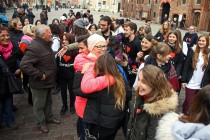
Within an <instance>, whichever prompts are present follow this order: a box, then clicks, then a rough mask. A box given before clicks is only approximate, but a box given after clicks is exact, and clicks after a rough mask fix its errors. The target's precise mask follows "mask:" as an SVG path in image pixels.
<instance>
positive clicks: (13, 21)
mask: <svg viewBox="0 0 210 140" xmlns="http://www.w3.org/2000/svg"><path fill="white" fill-rule="evenodd" d="M18 22H20V18H13V19H11V20H10V21H9V28H10V29H16V27H17V24H18Z"/></svg>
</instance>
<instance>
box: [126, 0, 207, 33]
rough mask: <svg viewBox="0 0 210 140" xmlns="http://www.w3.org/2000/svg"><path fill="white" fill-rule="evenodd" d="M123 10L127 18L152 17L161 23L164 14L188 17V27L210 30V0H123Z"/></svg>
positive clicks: (154, 20)
mask: <svg viewBox="0 0 210 140" xmlns="http://www.w3.org/2000/svg"><path fill="white" fill-rule="evenodd" d="M122 12H123V16H124V17H127V18H136V19H141V20H143V19H151V20H152V21H153V22H155V23H160V22H161V19H162V18H163V17H164V15H167V16H168V18H169V20H171V19H173V18H174V17H176V18H177V19H179V21H181V19H182V18H186V22H185V25H186V27H189V26H190V25H194V26H196V27H197V28H198V30H201V31H208V32H210V0H122Z"/></svg>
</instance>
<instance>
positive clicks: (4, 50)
mask: <svg viewBox="0 0 210 140" xmlns="http://www.w3.org/2000/svg"><path fill="white" fill-rule="evenodd" d="M12 48H13V46H12V42H11V41H10V42H9V44H8V45H7V47H3V46H2V45H0V52H1V53H2V54H3V56H4V59H5V60H7V59H8V58H9V57H10V55H11V53H12Z"/></svg>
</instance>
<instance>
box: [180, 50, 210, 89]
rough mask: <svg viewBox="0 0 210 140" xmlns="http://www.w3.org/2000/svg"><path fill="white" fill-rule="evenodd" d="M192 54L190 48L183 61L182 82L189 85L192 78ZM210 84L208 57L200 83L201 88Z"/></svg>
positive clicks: (209, 61)
mask: <svg viewBox="0 0 210 140" xmlns="http://www.w3.org/2000/svg"><path fill="white" fill-rule="evenodd" d="M193 55H194V52H193V50H192V49H191V48H189V50H188V54H187V58H186V61H185V65H184V69H183V73H182V82H183V83H189V81H190V80H191V78H192V76H193V72H194V69H193V67H192V60H193ZM208 84H210V57H209V59H208V65H207V67H206V69H205V71H204V75H203V78H202V81H201V88H202V87H204V86H206V85H208Z"/></svg>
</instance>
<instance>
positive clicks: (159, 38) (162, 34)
mask: <svg viewBox="0 0 210 140" xmlns="http://www.w3.org/2000/svg"><path fill="white" fill-rule="evenodd" d="M166 36H167V34H166V32H161V31H160V30H159V31H158V32H157V33H156V35H155V36H154V37H155V39H156V40H157V41H158V42H163V41H164V40H165V39H166Z"/></svg>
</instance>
